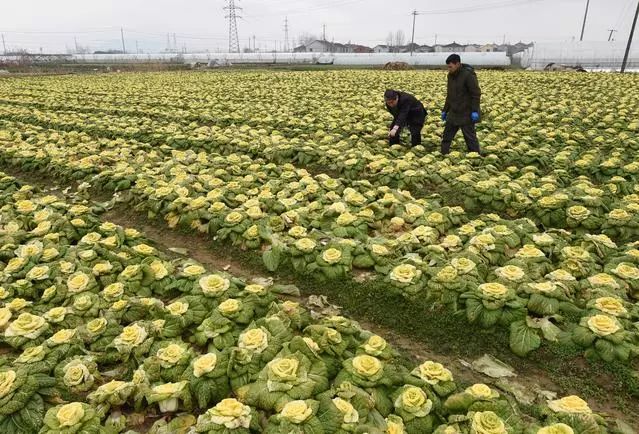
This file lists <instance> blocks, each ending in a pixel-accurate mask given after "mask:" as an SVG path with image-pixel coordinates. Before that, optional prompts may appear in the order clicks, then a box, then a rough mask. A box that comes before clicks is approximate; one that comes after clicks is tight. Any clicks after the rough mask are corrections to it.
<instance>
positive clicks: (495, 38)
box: [0, 0, 639, 52]
mask: <svg viewBox="0 0 639 434" xmlns="http://www.w3.org/2000/svg"><path fill="white" fill-rule="evenodd" d="M227 4H228V0H180V1H178V0H109V1H107V0H98V1H87V0H54V1H52V0H19V1H16V0H3V1H2V6H1V7H0V33H2V34H3V35H4V37H5V43H6V46H7V49H8V50H11V49H15V48H18V47H20V48H26V49H28V50H29V51H38V50H39V49H40V47H42V49H43V50H44V52H52V51H58V52H60V51H65V50H66V49H73V47H74V45H75V39H74V38H77V43H78V44H79V45H80V46H89V47H90V48H91V49H92V50H96V49H107V48H113V49H119V48H121V41H120V27H123V28H124V39H125V44H126V49H127V51H128V52H134V51H135V50H136V42H137V47H138V49H139V50H141V51H144V52H157V51H160V50H164V49H166V48H167V33H170V34H171V37H170V44H171V46H173V40H174V39H173V33H175V34H176V37H175V42H176V44H177V46H178V47H179V48H180V49H182V47H183V46H186V48H187V50H189V51H204V50H206V49H209V50H211V51H216V50H226V49H227V47H228V39H227V38H228V21H227V20H226V19H225V17H224V16H225V14H226V11H224V10H223V9H222V8H223V7H224V6H225V5H227ZM236 4H239V6H241V7H242V8H243V10H242V11H239V14H240V15H241V16H242V19H240V20H238V33H239V38H240V44H241V46H242V47H246V46H248V44H249V41H248V40H249V37H252V36H253V35H255V40H256V43H257V47H258V48H263V49H269V50H270V49H273V47H274V46H275V44H276V43H277V46H278V48H280V47H282V44H283V43H284V19H285V17H287V16H288V20H289V37H290V44H293V43H297V41H298V38H299V36H300V35H301V34H303V33H307V34H313V35H316V36H320V37H321V35H322V26H323V25H324V24H325V25H326V39H328V40H335V41H336V42H348V41H351V42H353V43H360V44H365V45H369V46H374V45H376V44H383V43H385V41H386V38H387V35H388V33H389V32H391V31H396V30H400V29H401V30H403V31H404V33H405V34H406V40H407V42H409V41H410V34H411V26H412V16H411V15H410V13H411V11H412V10H414V9H416V10H418V11H419V12H421V14H420V15H418V16H417V19H416V30H415V42H417V43H419V44H428V45H432V44H434V43H435V38H437V42H438V43H449V42H452V41H453V40H455V41H457V42H460V43H469V42H477V43H486V42H497V43H501V42H502V41H503V40H504V38H505V40H506V41H507V42H508V41H510V42H513V43H514V42H517V41H519V40H523V41H564V40H571V39H572V38H577V39H578V38H579V34H580V31H581V23H582V19H583V14H584V10H585V5H586V0H481V1H480V0H441V1H424V0H422V1H417V0H392V1H382V0H236ZM636 4H637V0H591V1H590V12H589V16H588V23H587V25H586V32H585V37H584V39H585V40H593V41H605V40H607V39H608V29H616V30H618V32H617V33H615V36H614V37H615V39H616V40H626V39H627V37H628V34H629V32H630V25H631V22H632V17H633V15H634V11H635V7H636ZM469 8H470V9H471V10H470V11H468V9H469ZM460 11H464V12H460ZM436 35H437V36H436ZM637 39H639V37H638V36H636V35H635V40H637ZM1 49H2V47H0V50H1Z"/></svg>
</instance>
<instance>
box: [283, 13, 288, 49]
mask: <svg viewBox="0 0 639 434" xmlns="http://www.w3.org/2000/svg"><path fill="white" fill-rule="evenodd" d="M284 51H286V52H288V51H289V47H288V17H286V18H285V19H284Z"/></svg>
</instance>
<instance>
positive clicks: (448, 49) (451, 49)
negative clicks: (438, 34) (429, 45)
mask: <svg viewBox="0 0 639 434" xmlns="http://www.w3.org/2000/svg"><path fill="white" fill-rule="evenodd" d="M433 48H434V50H435V52H436V53H457V52H460V51H464V48H466V46H465V45H461V44H458V43H457V42H454V41H453V43H452V44H446V45H442V44H438V45H435V46H434V47H433Z"/></svg>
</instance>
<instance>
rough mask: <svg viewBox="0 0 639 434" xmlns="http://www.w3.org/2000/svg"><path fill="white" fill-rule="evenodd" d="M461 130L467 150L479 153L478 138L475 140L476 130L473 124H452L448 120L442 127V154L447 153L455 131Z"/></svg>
mask: <svg viewBox="0 0 639 434" xmlns="http://www.w3.org/2000/svg"><path fill="white" fill-rule="evenodd" d="M460 129H461V130H462V134H463V135H464V140H465V141H466V147H467V148H468V151H469V152H477V153H480V150H479V140H477V130H476V129H475V124H467V125H453V124H451V123H450V122H446V126H445V127H444V134H443V135H442V154H448V153H449V152H450V145H451V143H452V142H453V139H454V138H455V134H457V131H459V130H460Z"/></svg>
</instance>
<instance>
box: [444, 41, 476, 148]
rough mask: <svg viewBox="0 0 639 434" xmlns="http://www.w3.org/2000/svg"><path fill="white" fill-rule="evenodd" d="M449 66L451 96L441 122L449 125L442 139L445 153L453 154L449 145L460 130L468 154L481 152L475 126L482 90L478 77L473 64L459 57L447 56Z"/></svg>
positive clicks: (449, 90)
mask: <svg viewBox="0 0 639 434" xmlns="http://www.w3.org/2000/svg"><path fill="white" fill-rule="evenodd" d="M446 65H447V66H448V93H447V95H446V104H444V110H443V111H442V120H443V121H444V122H446V126H445V127H444V134H443V136H442V149H441V151H442V154H448V153H449V152H450V145H451V143H452V142H453V139H454V138H455V134H457V131H459V130H460V129H461V130H462V134H463V135H464V140H465V141H466V147H467V148H468V151H470V152H477V153H479V152H480V150H479V141H478V140H477V132H476V129H475V124H476V123H477V122H479V113H480V108H479V103H480V99H481V89H480V88H479V83H478V81H477V74H475V70H474V69H473V68H472V67H471V66H470V65H465V64H463V63H461V58H460V57H459V55H458V54H451V55H450V56H448V58H447V59H446Z"/></svg>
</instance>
